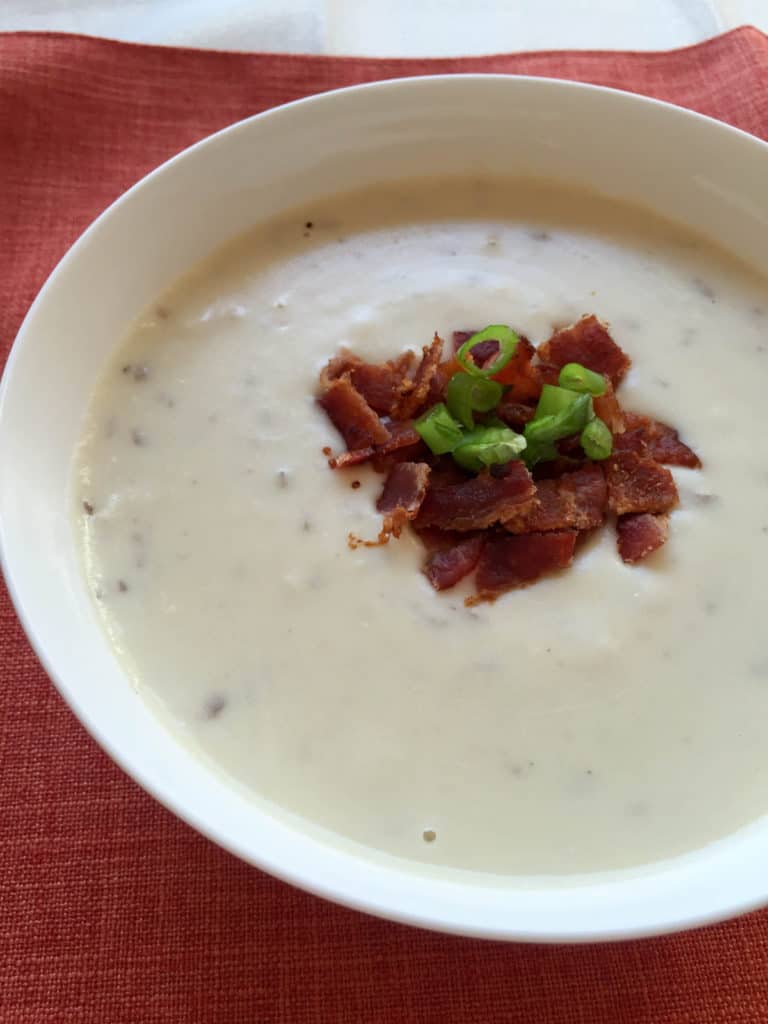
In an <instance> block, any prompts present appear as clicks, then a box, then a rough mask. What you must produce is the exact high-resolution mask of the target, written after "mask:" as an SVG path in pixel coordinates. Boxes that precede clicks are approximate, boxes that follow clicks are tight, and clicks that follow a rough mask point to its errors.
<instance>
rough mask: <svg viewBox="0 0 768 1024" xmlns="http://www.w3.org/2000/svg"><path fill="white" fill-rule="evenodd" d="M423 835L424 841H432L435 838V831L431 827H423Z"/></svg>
mask: <svg viewBox="0 0 768 1024" xmlns="http://www.w3.org/2000/svg"><path fill="white" fill-rule="evenodd" d="M423 835H424V842H425V843H434V841H435V840H436V839H437V832H435V831H434V830H433V829H431V828H428V829H425V831H424V833H423Z"/></svg>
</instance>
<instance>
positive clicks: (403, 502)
mask: <svg viewBox="0 0 768 1024" xmlns="http://www.w3.org/2000/svg"><path fill="white" fill-rule="evenodd" d="M428 483H429V466H428V465H426V463H424V462H398V463H397V464H396V465H394V466H393V467H392V468H391V469H390V471H389V475H388V476H387V479H386V481H385V483H384V490H383V491H382V492H381V495H380V496H379V500H378V501H377V502H376V509H377V511H379V512H384V513H385V514H387V515H388V514H390V513H392V512H395V511H396V510H397V509H402V510H403V511H404V512H405V514H406V517H407V518H408V519H415V518H416V513H417V512H418V511H419V509H420V508H421V503H422V501H424V495H425V494H426V493H427V485H428Z"/></svg>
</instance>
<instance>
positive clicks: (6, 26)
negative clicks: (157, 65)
mask: <svg viewBox="0 0 768 1024" xmlns="http://www.w3.org/2000/svg"><path fill="white" fill-rule="evenodd" d="M744 24H752V25H756V26H757V27H758V28H762V29H763V30H764V31H767V32H768V0H250V2H248V0H0V31H7V30H13V29H38V30H58V31H64V32H82V33H86V34H88V35H99V36H108V37H110V38H113V39H124V40H129V41H132V42H146V43H167V44H176V45H187V46H203V47H216V48H220V49H231V50H274V51H279V52H290V51H293V52H304V53H329V54H358V55H367V56H401V57H407V56H449V55H460V54H481V53H499V52H504V51H511V50H538V49H562V48H581V49H584V48H590V49H593V48H597V49H638V50H649V49H653V50H656V49H669V48H672V47H677V46H687V45H690V44H691V43H696V42H699V41H700V40H702V39H706V38H708V37H709V36H713V35H716V34H717V33H719V32H724V31H726V30H727V29H729V28H735V27H736V26H738V25H744Z"/></svg>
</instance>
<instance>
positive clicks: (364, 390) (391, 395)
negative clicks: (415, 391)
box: [350, 351, 416, 416]
mask: <svg viewBox="0 0 768 1024" xmlns="http://www.w3.org/2000/svg"><path fill="white" fill-rule="evenodd" d="M415 358H416V355H415V353H414V352H410V351H409V352H404V353H403V354H402V355H401V356H400V357H399V358H398V359H394V360H389V361H388V362H386V363H382V364H380V365H377V364H376V363H360V365H359V366H355V367H353V368H352V370H351V371H350V377H351V378H352V383H353V385H354V386H355V388H356V389H357V390H358V391H359V392H360V394H361V395H362V396H363V398H364V399H365V400H366V402H367V403H368V404H369V405H370V407H371V408H372V409H373V410H374V411H375V412H378V413H380V414H381V415H383V416H391V415H392V412H393V410H394V409H395V407H396V406H397V403H398V402H399V401H400V398H401V395H402V393H403V390H404V388H405V386H406V382H407V381H408V373H409V371H410V369H411V366H412V365H413V362H414V360H415Z"/></svg>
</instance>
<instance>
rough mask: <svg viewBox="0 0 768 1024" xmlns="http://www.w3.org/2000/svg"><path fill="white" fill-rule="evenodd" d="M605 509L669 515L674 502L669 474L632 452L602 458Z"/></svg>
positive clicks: (676, 498) (672, 482)
mask: <svg viewBox="0 0 768 1024" xmlns="http://www.w3.org/2000/svg"><path fill="white" fill-rule="evenodd" d="M605 478H606V481H607V483H608V507H609V508H610V510H611V511H612V512H615V513H616V515H619V516H622V515H625V514H626V513H627V512H654V513H656V512H669V510H670V509H672V508H674V507H675V505H676V504H677V502H678V494H677V487H676V486H675V481H674V479H673V477H672V474H671V473H670V471H669V470H668V469H665V468H664V466H660V465H659V463H658V462H656V460H655V459H651V458H649V457H648V456H647V455H637V454H636V453H635V452H622V451H619V452H616V453H615V454H613V455H611V457H610V458H609V459H606V465H605Z"/></svg>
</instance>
